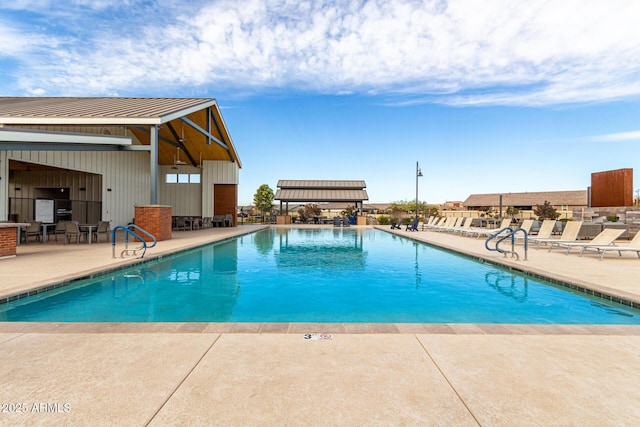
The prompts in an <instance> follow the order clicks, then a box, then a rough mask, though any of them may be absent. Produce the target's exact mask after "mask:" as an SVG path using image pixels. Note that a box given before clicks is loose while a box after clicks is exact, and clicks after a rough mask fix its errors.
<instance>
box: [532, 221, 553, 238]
mask: <svg viewBox="0 0 640 427" xmlns="http://www.w3.org/2000/svg"><path fill="white" fill-rule="evenodd" d="M555 227H556V220H555V219H545V220H544V221H543V222H542V225H541V226H540V229H539V230H538V234H536V235H535V236H529V240H532V241H534V242H535V241H536V240H537V239H549V238H550V237H551V233H553V229H554V228H555Z"/></svg>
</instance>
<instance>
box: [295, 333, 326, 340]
mask: <svg viewBox="0 0 640 427" xmlns="http://www.w3.org/2000/svg"><path fill="white" fill-rule="evenodd" d="M302 338H303V339H305V340H332V339H333V335H332V334H304V335H303V336H302Z"/></svg>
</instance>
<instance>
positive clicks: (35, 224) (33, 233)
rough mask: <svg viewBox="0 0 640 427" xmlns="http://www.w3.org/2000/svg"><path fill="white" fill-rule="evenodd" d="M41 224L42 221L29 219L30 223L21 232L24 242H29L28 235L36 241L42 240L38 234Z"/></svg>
mask: <svg viewBox="0 0 640 427" xmlns="http://www.w3.org/2000/svg"><path fill="white" fill-rule="evenodd" d="M41 225H42V221H31V224H30V225H29V226H28V227H27V229H26V230H25V232H24V233H23V235H24V242H25V243H29V237H35V238H36V240H37V241H42V236H41V235H40V226H41Z"/></svg>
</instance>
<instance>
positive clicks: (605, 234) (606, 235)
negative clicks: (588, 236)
mask: <svg viewBox="0 0 640 427" xmlns="http://www.w3.org/2000/svg"><path fill="white" fill-rule="evenodd" d="M625 231H626V230H625V229H619V228H605V229H604V230H602V231H601V232H600V233H599V234H598V235H597V236H596V237H594V238H593V240H591V241H589V242H552V243H551V247H550V248H549V252H551V249H553V248H554V247H556V248H567V255H569V252H571V249H573V248H583V249H584V247H586V246H610V245H612V244H613V242H614V241H615V240H616V239H617V238H618V237H620V236H621V235H622V233H624V232H625ZM582 252H583V251H580V256H582Z"/></svg>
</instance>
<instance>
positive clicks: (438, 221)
mask: <svg viewBox="0 0 640 427" xmlns="http://www.w3.org/2000/svg"><path fill="white" fill-rule="evenodd" d="M446 220H447V218H445V217H440V218H436V219H434V220H433V221H431V223H430V224H427V225H424V224H423V225H422V231H425V230H433V229H434V228H436V227H438V226H439V225H440V224H444V222H445V221H446Z"/></svg>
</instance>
